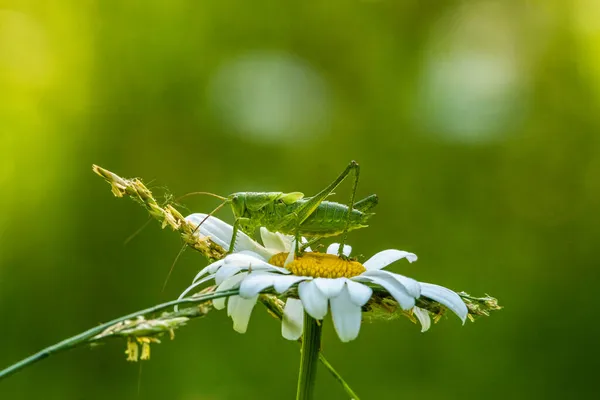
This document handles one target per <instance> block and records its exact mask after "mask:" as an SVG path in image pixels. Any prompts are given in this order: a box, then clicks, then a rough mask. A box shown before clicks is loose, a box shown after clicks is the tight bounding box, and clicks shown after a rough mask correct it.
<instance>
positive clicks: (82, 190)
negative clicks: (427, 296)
mask: <svg viewBox="0 0 600 400" xmlns="http://www.w3.org/2000/svg"><path fill="white" fill-rule="evenodd" d="M599 52H600V4H599V3H598V2H597V1H594V0H576V1H575V0H574V1H569V2H561V1H542V0H539V1H527V2H522V1H443V2H436V1H416V0H415V1H392V0H381V1H375V0H372V1H356V0H354V1H348V0H345V1H338V0H334V1H292V2H275V1H263V0H256V1H252V2H244V1H235V0H224V1H220V2H217V1H184V0H174V1H169V2H167V1H148V2H142V1H108V0H106V1H93V0H87V1H81V0H61V1H52V2H50V1H42V0H31V1H26V0H20V1H19V0H17V1H11V0H8V1H6V0H4V1H2V2H0V209H1V210H2V211H1V212H0V321H1V322H0V324H1V330H0V332H1V333H0V346H1V347H0V367H5V366H7V365H9V364H10V363H12V362H15V361H17V360H18V359H20V358H23V357H25V356H27V355H29V354H30V353H32V352H34V351H37V350H39V349H40V348H42V347H45V346H47V345H50V344H52V343H54V342H57V341H58V340H60V339H63V338H65V337H67V336H70V335H73V334H75V333H77V332H79V331H82V330H84V329H87V328H88V327H91V326H94V325H96V324H98V323H100V322H103V321H106V320H109V319H111V318H113V317H116V316H119V315H123V314H126V313H128V312H131V311H134V310H137V309H141V308H144V307H146V306H149V305H152V304H156V303H158V302H160V301H163V300H167V299H170V298H173V297H176V296H177V295H178V294H179V292H180V291H181V290H182V289H183V288H184V287H186V286H187V285H188V283H189V282H190V281H191V279H192V277H193V276H194V275H195V273H196V272H197V271H198V270H199V269H200V268H201V267H203V266H204V265H205V261H204V260H203V258H202V257H201V256H200V255H198V254H196V253H194V252H192V251H188V252H186V253H185V254H184V255H183V257H182V259H181V260H180V262H179V263H178V265H177V266H176V268H175V271H174V273H173V275H172V277H171V279H170V281H169V284H168V286H167V289H166V291H165V293H163V294H161V287H162V285H163V282H164V279H165V277H166V274H167V271H168V269H169V267H170V265H171V263H172V261H173V259H174V257H175V255H176V254H177V252H178V250H179V248H180V246H181V242H180V240H179V238H178V237H177V235H175V234H173V233H172V232H169V231H161V230H160V229H159V226H158V224H156V223H155V222H153V223H152V224H151V225H150V226H149V227H148V228H147V229H145V230H144V231H143V232H142V233H141V234H139V235H138V236H137V237H135V238H134V239H133V240H132V241H131V242H129V244H127V245H124V241H125V239H126V238H127V237H129V236H130V235H131V234H132V233H133V232H135V231H136V230H137V229H138V228H139V227H140V226H141V225H143V224H144V223H145V222H146V220H147V214H146V212H145V211H144V210H143V209H142V208H141V207H139V206H138V205H136V204H134V203H133V202H131V201H129V200H118V199H116V198H114V197H113V196H112V194H111V193H110V190H109V186H108V185H107V184H106V183H104V182H103V181H102V180H101V179H100V178H99V177H97V176H95V175H94V174H93V173H92V172H91V165H92V163H96V164H99V165H101V166H103V167H105V168H108V169H110V170H112V171H114V172H116V173H119V174H121V175H122V176H126V177H133V176H139V177H142V178H143V179H144V180H145V182H147V183H149V185H150V187H151V188H152V189H153V190H154V191H155V192H156V193H157V194H159V195H161V196H162V194H166V193H172V194H174V195H176V196H178V195H182V194H185V193H187V192H191V191H197V190H206V191H212V192H216V193H219V194H228V193H231V192H235V191H246V190H247V191H250V190H253V191H269V190H278V191H279V190H280V191H303V192H305V193H307V194H311V193H315V192H316V191H318V190H320V189H321V188H323V187H324V186H325V185H326V184H328V183H329V182H331V180H332V179H333V178H334V177H335V176H337V174H338V173H339V172H340V171H341V170H342V169H343V168H344V167H345V166H346V165H347V163H348V162H349V161H350V160H351V159H355V160H357V161H359V163H360V164H361V166H362V171H361V182H360V187H359V195H360V196H365V195H367V194H370V193H378V194H379V195H380V198H381V203H380V205H379V206H378V208H377V210H376V211H377V215H376V216H375V218H373V219H372V224H371V227H370V228H369V229H367V230H362V231H357V232H354V233H352V234H351V235H350V244H352V245H353V246H354V248H355V253H356V254H364V255H365V256H369V255H371V254H373V253H375V252H377V251H380V250H383V249H387V248H399V249H404V250H409V251H413V252H415V253H417V254H418V255H419V262H417V263H416V264H412V265H409V264H408V263H398V265H395V266H393V267H392V270H393V271H395V272H403V273H405V274H406V275H408V276H412V277H414V278H416V279H419V280H422V281H428V282H434V283H438V284H442V285H445V286H448V287H450V288H453V289H455V290H466V291H468V292H470V293H472V294H474V295H483V294H484V293H489V294H491V295H493V296H496V297H497V298H498V299H499V301H500V302H501V304H502V305H503V306H505V309H504V310H503V311H501V312H498V313H495V314H494V315H493V316H492V317H490V318H485V319H480V320H478V321H477V322H476V323H475V324H472V323H467V324H466V325H465V326H464V327H463V326H461V325H460V322H459V321H458V319H456V318H454V317H451V316H450V317H449V318H447V319H444V320H442V321H441V323H439V324H438V325H435V326H434V327H432V329H431V330H430V331H429V332H428V333H426V334H421V333H420V332H419V328H418V327H417V326H415V325H413V324H411V323H410V322H409V321H408V320H398V321H393V322H381V323H376V324H364V325H363V327H362V330H361V334H360V336H359V338H358V340H356V341H354V342H351V343H349V344H343V343H341V342H340V341H339V340H338V338H337V337H336V335H335V333H334V331H333V329H332V327H331V324H328V325H327V326H326V327H325V337H324V351H325V352H326V354H327V356H328V357H329V358H330V360H331V362H332V363H333V364H334V365H335V366H337V368H338V369H339V371H340V372H341V373H342V374H343V375H344V377H345V378H346V379H347V380H348V381H349V382H350V383H351V385H352V386H353V387H354V388H355V390H356V391H357V392H358V393H359V394H360V395H361V397H362V398H364V399H380V398H391V399H396V398H398V399H412V398H417V397H418V398H422V399H439V398H444V399H505V398H507V397H509V396H510V398H513V399H529V398H540V399H541V398H544V399H554V398H556V399H563V398H580V397H583V396H590V397H591V396H593V395H594V394H597V393H598V391H599V390H598V386H597V383H596V379H597V374H598V356H599V353H600V352H599V351H598V338H599V337H600V332H599V331H600V329H599V328H600V322H598V318H597V317H596V316H595V309H596V308H597V307H596V293H597V290H598V285H597V284H598V272H597V270H598V262H597V258H596V257H597V248H598V237H599V235H600V213H599V212H598V210H599V206H600V197H599V195H600V179H599V177H600V138H599V136H598V131H599V129H600V119H599V118H598V117H597V112H598V107H599V105H600V99H599V98H598V94H599V90H600V59H599ZM166 188H168V190H165V189H166ZM349 193H350V184H349V183H347V184H345V185H344V186H343V187H341V188H340V189H339V190H338V191H337V195H336V197H335V199H336V200H339V201H346V199H347V198H348V197H349ZM186 205H187V206H188V207H189V210H190V212H192V211H194V212H198V211H204V212H206V211H209V210H211V209H212V208H213V207H214V206H215V205H216V202H215V200H214V199H211V198H194V199H189V201H187V203H186ZM219 216H220V217H222V218H223V219H225V220H228V221H231V214H230V212H229V211H225V210H224V211H222V212H221V213H220V214H219ZM124 349H125V348H124V343H123V342H121V341H114V342H111V343H109V344H107V345H105V346H102V347H101V348H95V349H92V350H90V349H88V348H81V349H78V350H75V351H72V352H69V353H65V354H61V355H57V356H54V357H51V358H49V359H47V360H45V361H43V362H41V363H39V364H36V365H35V366H33V367H31V368H28V369H26V370H24V371H22V372H20V373H19V374H17V375H15V376H13V377H11V378H9V379H7V380H5V381H3V382H2V383H1V384H0V398H3V399H35V398H44V399H183V400H193V399H243V398H263V399H290V398H293V396H294V394H295V384H296V374H297V364H298V360H299V353H298V346H297V345H296V344H295V343H290V342H287V341H286V340H284V339H282V338H281V335H280V324H279V323H278V322H277V321H276V320H274V319H273V318H271V317H269V316H268V315H267V314H266V313H265V312H264V311H263V310H262V308H257V309H256V310H255V313H254V316H253V318H252V320H251V322H250V326H249V331H248V333H247V334H245V335H240V334H237V333H235V332H234V331H233V330H232V328H231V321H230V320H229V319H228V318H227V316H226V314H225V313H224V312H214V313H211V314H210V315H209V316H208V318H206V319H204V320H198V321H194V322H192V323H190V325H189V326H188V327H187V328H186V329H183V330H181V331H179V332H178V334H177V337H176V340H175V341H173V342H171V341H168V340H166V341H164V342H163V343H162V344H160V345H155V346H153V353H152V359H151V360H150V362H146V363H144V364H143V367H142V369H141V371H140V364H132V363H127V362H126V361H125V356H124V354H123V351H124ZM317 398H320V399H325V398H327V399H344V398H345V396H344V393H343V392H342V391H341V390H340V388H339V386H338V384H337V383H336V382H335V381H334V379H333V378H331V377H330V376H329V375H328V374H327V372H326V371H325V370H324V369H323V368H321V369H320V370H319V376H318V381H317Z"/></svg>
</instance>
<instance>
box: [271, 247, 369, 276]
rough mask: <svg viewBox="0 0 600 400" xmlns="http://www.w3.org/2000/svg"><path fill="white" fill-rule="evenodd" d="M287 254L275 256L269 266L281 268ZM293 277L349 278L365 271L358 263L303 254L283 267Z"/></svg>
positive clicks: (335, 257)
mask: <svg viewBox="0 0 600 400" xmlns="http://www.w3.org/2000/svg"><path fill="white" fill-rule="evenodd" d="M288 254H289V253H278V254H275V255H274V256H273V257H271V259H270V260H269V264H272V265H275V266H277V267H283V264H284V263H285V260H286V259H287V257H288ZM285 268H286V269H287V270H288V271H290V272H291V273H292V274H294V275H299V276H312V277H314V278H342V277H345V278H351V277H353V276H357V275H360V274H362V273H363V272H365V271H366V269H365V267H364V266H363V265H362V264H361V263H359V262H358V261H350V260H344V259H342V258H339V257H338V256H334V255H333V254H325V253H304V254H303V255H302V256H300V257H296V258H295V259H294V261H292V262H291V263H289V264H288V265H286V266H285Z"/></svg>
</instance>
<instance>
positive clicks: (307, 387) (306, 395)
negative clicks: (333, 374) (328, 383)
mask: <svg viewBox="0 0 600 400" xmlns="http://www.w3.org/2000/svg"><path fill="white" fill-rule="evenodd" d="M321 332H322V327H321V324H319V322H318V321H317V320H316V319H314V318H312V317H311V316H310V315H308V314H306V313H305V314H304V336H303V338H302V352H301V355H300V373H299V375H298V390H297V392H296V400H310V399H312V398H313V391H314V386H315V380H316V377H317V365H318V360H319V352H320V351H321Z"/></svg>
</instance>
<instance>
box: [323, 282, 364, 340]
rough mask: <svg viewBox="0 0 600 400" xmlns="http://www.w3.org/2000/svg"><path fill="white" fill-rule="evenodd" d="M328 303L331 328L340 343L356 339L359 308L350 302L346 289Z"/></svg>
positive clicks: (359, 314) (359, 317) (360, 314)
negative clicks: (333, 329)
mask: <svg viewBox="0 0 600 400" xmlns="http://www.w3.org/2000/svg"><path fill="white" fill-rule="evenodd" d="M330 302H331V317H332V318H333V326H334V327H335V331H336V332H337V334H338V336H339V337H340V339H341V340H342V342H349V341H351V340H354V339H356V337H357V336H358V332H359V331H360V321H361V318H362V311H361V308H360V306H357V305H356V304H354V303H353V302H352V301H351V299H350V293H349V292H348V289H347V288H346V287H344V290H342V292H341V293H340V295H339V296H337V297H334V298H333V299H331V300H330Z"/></svg>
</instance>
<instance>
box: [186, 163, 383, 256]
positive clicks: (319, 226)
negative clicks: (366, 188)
mask: <svg viewBox="0 0 600 400" xmlns="http://www.w3.org/2000/svg"><path fill="white" fill-rule="evenodd" d="M352 172H354V184H353V187H352V196H351V198H350V203H349V205H345V204H341V203H335V202H332V201H325V199H326V198H327V197H328V196H329V195H331V194H332V193H333V191H334V190H335V189H336V188H337V187H338V186H339V185H340V184H341V183H342V181H343V180H344V179H345V178H346V177H347V176H348V175H349V174H350V173H352ZM359 172H360V167H359V165H358V163H356V162H355V161H352V162H350V164H348V166H347V167H346V169H345V170H344V171H343V172H342V173H341V174H340V175H339V176H338V177H337V178H336V179H335V180H334V181H333V182H332V183H331V184H330V185H328V186H327V187H326V188H324V189H323V190H321V191H320V192H319V193H317V194H316V195H314V196H312V197H308V198H305V197H304V194H303V193H300V192H291V193H283V192H237V193H233V194H231V195H229V196H227V197H222V196H218V195H215V194H212V193H207V192H197V194H208V195H211V196H214V197H218V198H220V199H222V200H223V203H221V204H220V205H219V206H218V207H217V208H215V210H214V211H213V212H212V213H211V214H210V215H212V214H214V213H215V212H216V211H218V210H219V209H220V208H221V207H223V206H224V205H226V204H231V209H232V211H233V215H234V217H235V223H234V225H233V234H232V238H231V243H230V246H229V252H232V251H233V247H234V244H235V240H236V237H237V234H238V231H240V230H241V231H242V232H244V233H246V234H248V235H249V236H253V234H254V232H255V230H256V228H258V227H260V226H264V227H266V228H267V229H269V230H270V231H273V232H281V233H284V234H288V235H293V236H294V237H295V238H296V253H298V252H299V251H300V248H299V245H298V243H299V242H300V240H299V239H300V237H302V236H304V237H306V238H308V239H309V244H310V243H314V242H316V241H318V240H320V239H322V238H324V237H329V236H337V235H343V236H342V240H341V243H340V250H339V254H338V255H339V256H340V257H342V256H343V253H342V252H343V248H344V246H343V244H344V242H345V241H346V236H347V234H348V232H349V231H352V230H355V229H360V228H365V227H367V221H368V219H369V218H370V217H371V216H372V215H373V213H369V211H370V210H371V209H372V208H373V207H375V206H376V205H377V203H378V202H379V200H378V197H377V195H375V194H373V195H370V196H368V197H366V198H364V199H362V200H360V201H358V202H356V203H355V202H354V199H355V196H356V188H357V185H358V178H359ZM207 218H208V217H207ZM203 222H204V221H202V222H200V224H198V226H197V227H196V229H198V228H199V227H200V225H201V224H202V223H203ZM304 247H306V246H304Z"/></svg>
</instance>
